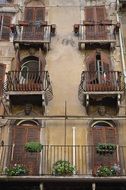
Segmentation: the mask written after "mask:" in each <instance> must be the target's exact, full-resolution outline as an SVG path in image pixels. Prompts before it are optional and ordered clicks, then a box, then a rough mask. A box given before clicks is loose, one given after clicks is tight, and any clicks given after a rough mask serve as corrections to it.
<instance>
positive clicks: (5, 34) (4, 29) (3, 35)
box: [0, 15, 11, 41]
mask: <svg viewBox="0 0 126 190" xmlns="http://www.w3.org/2000/svg"><path fill="white" fill-rule="evenodd" d="M10 22H11V17H10V16H7V15H0V40H7V41H8V40H9V37H10Z"/></svg>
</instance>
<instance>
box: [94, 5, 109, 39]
mask: <svg viewBox="0 0 126 190" xmlns="http://www.w3.org/2000/svg"><path fill="white" fill-rule="evenodd" d="M106 19H107V18H106V9H105V6H100V7H96V22H97V23H98V25H97V26H96V29H95V32H96V39H102V40H104V39H106V38H107V27H106V25H103V24H99V23H100V22H102V21H104V20H106Z"/></svg>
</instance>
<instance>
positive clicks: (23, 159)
mask: <svg viewBox="0 0 126 190" xmlns="http://www.w3.org/2000/svg"><path fill="white" fill-rule="evenodd" d="M30 141H37V142H39V141H40V128H39V127H38V126H28V125H27V126H15V127H14V128H13V130H12V149H11V153H9V155H10V164H9V165H13V164H23V165H25V167H26V168H27V170H28V171H29V175H38V174H39V163H40V154H39V153H29V152H26V151H25V149H24V145H25V143H27V142H30Z"/></svg>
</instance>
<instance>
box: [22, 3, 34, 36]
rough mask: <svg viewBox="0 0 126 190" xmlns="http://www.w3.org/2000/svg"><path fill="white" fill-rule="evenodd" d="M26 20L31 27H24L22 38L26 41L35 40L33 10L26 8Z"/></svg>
mask: <svg viewBox="0 0 126 190" xmlns="http://www.w3.org/2000/svg"><path fill="white" fill-rule="evenodd" d="M24 15H25V16H24V20H25V21H28V23H29V25H28V26H24V27H23V35H22V38H23V40H24V39H33V32H34V27H33V25H32V22H33V21H34V12H33V8H29V7H28V8H25V14H24Z"/></svg>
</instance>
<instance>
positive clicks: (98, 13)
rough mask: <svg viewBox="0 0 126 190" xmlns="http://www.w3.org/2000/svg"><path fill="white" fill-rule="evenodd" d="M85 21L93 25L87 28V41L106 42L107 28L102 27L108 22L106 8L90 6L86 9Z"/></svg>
mask: <svg viewBox="0 0 126 190" xmlns="http://www.w3.org/2000/svg"><path fill="white" fill-rule="evenodd" d="M85 20H86V21H91V22H92V23H94V24H93V25H90V26H86V30H85V33H86V39H88V40H97V39H102V40H105V39H106V38H107V28H106V26H105V25H101V24H100V23H103V22H102V21H104V20H106V9H105V6H95V7H93V6H90V7H86V8H85Z"/></svg>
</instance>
